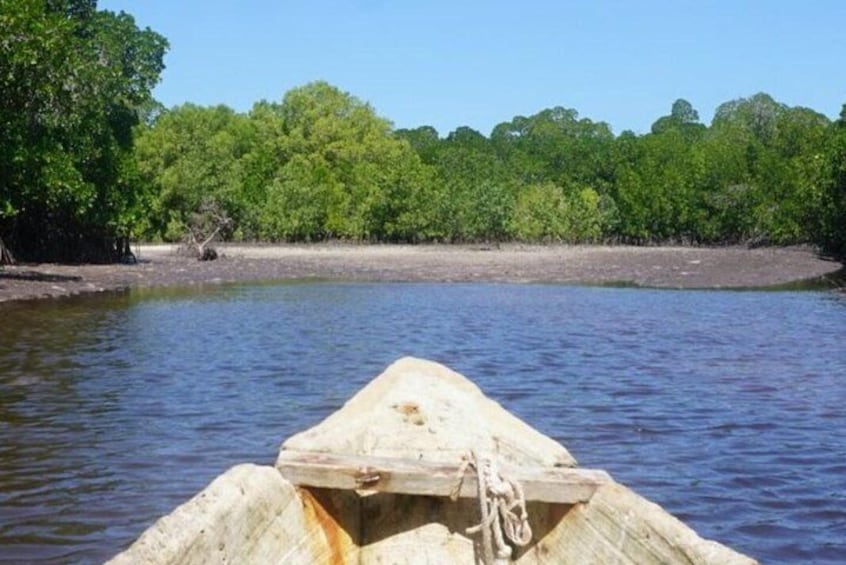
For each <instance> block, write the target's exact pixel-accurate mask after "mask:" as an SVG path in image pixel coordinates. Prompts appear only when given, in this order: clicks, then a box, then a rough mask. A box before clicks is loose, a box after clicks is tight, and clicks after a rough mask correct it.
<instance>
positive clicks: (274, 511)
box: [111, 358, 755, 565]
mask: <svg viewBox="0 0 846 565" xmlns="http://www.w3.org/2000/svg"><path fill="white" fill-rule="evenodd" d="M470 452H473V453H485V454H489V456H490V457H491V459H493V460H495V461H496V462H497V464H498V465H499V467H500V469H502V472H503V474H507V475H508V476H509V477H512V478H513V479H514V480H516V481H517V482H518V483H519V484H520V485H522V487H523V489H522V490H523V492H524V494H525V498H526V501H527V502H526V509H527V512H528V522H529V524H530V525H531V531H532V536H531V540H530V541H529V542H528V543H527V544H526V545H525V546H522V547H517V546H515V547H513V552H512V554H511V557H510V558H509V561H513V562H515V563H526V564H529V563H574V564H590V563H597V564H608V563H631V564H650V563H688V564H706V563H708V564H711V563H713V564H720V565H726V564H752V563H755V561H754V560H752V559H750V558H748V557H746V556H744V555H741V554H739V553H737V552H735V551H733V550H732V549H730V548H728V547H725V546H724V545H721V544H719V543H717V542H714V541H709V540H705V539H702V538H701V537H699V536H698V535H697V534H696V533H695V532H694V531H693V530H691V529H690V528H689V527H687V526H686V525H685V524H683V523H682V522H680V521H679V520H677V519H676V518H674V517H673V516H671V515H670V514H669V513H667V512H666V511H664V510H663V509H662V508H661V507H659V506H658V505H656V504H654V503H651V502H649V501H648V500H646V499H644V498H642V497H641V496H639V495H637V494H636V493H635V492H633V491H631V490H630V489H628V488H626V487H625V486H623V485H621V484H619V483H617V482H615V481H614V480H613V479H612V478H611V477H610V476H608V474H607V473H605V472H603V471H600V470H590V469H581V468H579V467H578V466H577V465H576V461H575V459H574V458H573V457H572V456H571V455H570V453H569V452H568V451H567V450H566V449H565V448H564V447H563V446H561V445H560V444H559V443H557V442H555V441H554V440H552V439H551V438H549V437H547V436H544V435H542V434H541V433H539V432H538V431H536V430H534V429H533V428H531V427H530V426H528V425H527V424H526V423H525V422H523V421H521V420H519V419H518V418H516V417H515V416H513V415H512V414H510V413H509V412H507V411H506V410H504V409H503V408H502V407H501V406H500V405H499V404H497V403H496V402H494V401H493V400H491V399H489V398H487V397H485V396H484V394H483V393H482V392H481V391H480V390H479V388H478V387H476V385H474V384H473V383H472V382H470V381H469V380H467V379H466V378H464V377H463V376H461V375H459V374H457V373H455V372H453V371H451V370H450V369H448V368H446V367H444V366H442V365H439V364H437V363H433V362H430V361H424V360H421V359H414V358H404V359H400V360H399V361H397V362H396V363H394V364H393V365H391V366H390V367H388V369H387V370H386V371H385V372H384V373H382V374H381V375H380V376H378V377H376V378H375V379H374V380H373V381H371V382H370V383H369V384H368V385H367V386H366V387H364V388H363V389H362V390H361V391H359V392H358V393H357V394H356V395H355V396H353V397H352V398H351V399H350V400H349V401H348V402H347V403H346V404H345V405H344V406H343V407H342V408H341V409H340V410H338V411H337V412H335V413H333V414H332V415H330V416H329V417H328V418H326V420H324V421H323V422H321V423H320V424H318V425H317V426H315V427H313V428H311V429H309V430H306V431H304V432H302V433H300V434H297V435H295V436H293V437H291V438H289V439H288V440H287V441H285V443H284V444H283V445H282V449H281V450H280V453H279V458H278V459H277V462H276V465H275V466H274V467H270V466H258V465H251V464H245V465H238V466H236V467H233V468H232V469H230V470H229V471H227V472H226V473H224V474H223V475H221V476H220V477H218V478H217V479H215V480H214V481H213V482H212V483H211V484H210V485H209V486H208V487H207V488H206V489H204V490H203V491H202V492H200V493H199V494H198V495H196V496H195V497H194V498H193V499H191V500H190V501H188V502H186V503H185V504H183V505H182V506H180V507H178V508H177V509H175V510H174V511H173V512H172V513H171V514H169V515H168V516H164V517H163V518H161V519H159V520H158V521H157V522H156V523H155V524H154V525H153V526H151V527H150V528H149V529H148V530H147V531H146V532H144V533H143V534H142V535H141V537H140V538H138V540H137V541H135V543H133V544H132V545H131V546H130V547H129V548H128V549H127V550H126V551H124V552H122V553H120V554H119V555H117V556H116V557H115V558H114V559H113V560H112V561H111V563H114V564H123V563H155V564H166V563H167V564H170V563H197V564H200V563H203V564H205V563H292V564H300V563H302V564H312V563H327V564H328V563H332V564H335V563H361V564H370V563H374V564H375V563H420V564H424V563H432V564H436V563H437V564H440V563H480V562H482V559H483V556H484V552H483V548H482V544H481V542H480V539H479V536H478V534H468V533H467V530H468V528H471V527H472V526H474V525H475V524H476V523H478V522H479V519H480V517H479V514H480V507H479V500H478V493H477V484H476V474H475V473H473V471H472V469H468V468H463V469H462V466H461V462H462V460H463V458H466V457H467V454H468V453H470ZM465 467H466V466H465ZM450 495H453V496H450Z"/></svg>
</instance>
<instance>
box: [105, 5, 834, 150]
mask: <svg viewBox="0 0 846 565" xmlns="http://www.w3.org/2000/svg"><path fill="white" fill-rule="evenodd" d="M98 6H99V8H100V9H104V10H112V11H116V12H117V11H121V10H122V11H125V12H128V13H129V14H132V15H133V16H134V17H135V20H136V23H137V24H138V25H139V26H140V27H150V28H152V29H153V30H155V31H157V32H159V33H161V34H162V35H164V36H165V37H166V38H167V39H168V40H169V42H170V51H169V52H168V54H167V56H166V58H165V63H166V65H167V68H166V70H165V71H164V73H163V75H162V82H161V83H160V85H159V86H158V87H157V88H156V90H155V92H154V94H155V96H156V98H157V99H158V100H159V101H160V102H162V103H163V104H165V106H168V107H171V106H174V105H177V104H182V103H185V102H191V103H194V104H200V105H216V104H225V105H227V106H229V107H231V108H234V109H235V110H237V111H239V112H245V111H248V110H249V109H250V108H251V107H252V105H253V104H254V103H255V102H258V101H259V100H271V101H281V99H282V97H283V96H284V94H285V92H287V91H288V90H290V89H292V88H295V87H298V86H303V85H305V84H307V83H309V82H312V81H316V80H324V81H327V82H328V83H330V84H332V85H333V86H336V87H338V88H340V89H341V90H343V91H345V92H349V93H350V94H352V95H354V96H356V97H357V98H359V99H361V100H364V101H366V102H368V103H370V104H371V105H372V106H373V108H374V109H375V110H376V112H377V113H378V114H379V115H380V116H382V117H385V118H387V119H389V120H390V121H391V122H393V124H394V126H395V127H397V128H414V127H418V126H423V125H429V126H434V127H435V128H436V129H437V130H438V132H439V133H440V134H441V135H442V136H445V135H446V134H448V133H449V132H450V131H453V130H454V129H456V128H457V127H460V126H469V127H471V128H473V129H476V130H478V131H480V132H481V133H483V134H485V135H488V134H490V132H491V130H492V129H493V127H494V126H495V125H497V124H498V123H501V122H507V121H510V120H511V119H512V118H513V117H514V116H518V115H522V116H529V115H532V114H535V113H537V112H539V111H541V110H543V109H546V108H552V107H555V106H563V107H565V108H573V109H575V110H577V111H578V113H579V116H580V117H583V118H590V119H591V120H594V121H604V122H607V123H608V124H610V125H611V127H612V129H613V131H614V132H615V133H617V134H619V133H621V132H622V131H624V130H632V131H634V132H636V133H646V132H648V131H649V128H650V126H651V125H652V123H653V122H654V121H655V120H657V119H658V118H659V117H661V116H663V115H667V114H669V112H670V108H671V106H672V103H673V101H675V100H676V99H678V98H684V99H686V100H688V101H689V102H690V103H691V104H692V105H693V107H694V108H696V109H697V110H698V112H699V115H700V118H701V119H702V121H703V122H704V123H706V124H707V123H710V121H711V118H712V117H713V115H714V110H715V109H716V108H717V106H719V105H720V104H722V103H723V102H727V101H730V100H734V99H737V98H741V97H743V98H745V97H749V96H752V95H753V94H755V93H758V92H766V93H768V94H770V95H771V96H772V97H773V98H775V99H776V100H777V101H778V102H781V103H784V104H787V105H789V106H804V107H808V108H812V109H814V110H816V111H818V112H821V113H823V114H825V115H827V116H828V117H829V118H836V117H837V116H838V115H839V113H840V109H841V106H842V105H843V104H844V103H846V72H844V71H846V56H844V54H846V29H844V27H843V26H844V22H846V0H804V1H801V2H800V1H798V0H696V1H689V0H666V1H657V0H618V1H612V0H581V1H568V0H559V1H553V0H510V1H500V0H488V1H483V0H347V1H342V0H239V1H234V0H100V2H99V3H98Z"/></svg>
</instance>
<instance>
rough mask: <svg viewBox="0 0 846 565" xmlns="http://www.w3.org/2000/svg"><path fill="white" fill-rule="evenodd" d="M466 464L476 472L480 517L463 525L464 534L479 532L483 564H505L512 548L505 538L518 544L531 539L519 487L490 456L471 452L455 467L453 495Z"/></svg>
mask: <svg viewBox="0 0 846 565" xmlns="http://www.w3.org/2000/svg"><path fill="white" fill-rule="evenodd" d="M468 467H472V468H473V469H474V470H475V471H476V482H477V484H478V493H479V511H480V514H481V519H480V521H479V523H478V524H476V525H475V526H473V527H470V528H467V533H468V534H475V533H478V532H481V533H482V550H483V551H484V562H485V564H486V565H492V564H495V563H496V564H498V563H506V562H507V561H508V560H509V559H510V558H511V553H512V549H511V547H510V546H509V545H508V544H507V543H506V541H505V538H508V540H509V541H510V542H511V543H513V544H514V545H516V546H518V547H523V546H525V545H527V544H528V543H529V542H530V541H531V540H532V528H531V527H530V526H529V515H528V513H527V512H526V499H525V497H524V495H523V489H522V487H521V486H520V483H518V482H517V481H516V480H514V479H512V478H510V477H508V476H507V475H504V474H503V473H502V472H500V470H499V466H498V465H497V464H496V461H494V459H493V458H492V457H479V456H478V455H477V454H476V452H475V451H472V452H470V454H469V455H465V456H464V457H463V458H462V462H461V465H460V466H459V468H458V477H459V485H458V490H457V491H456V496H457V493H458V491H460V490H461V482H460V481H461V480H462V479H463V478H464V473H465V472H466V471H467V469H468ZM503 534H504V535H503Z"/></svg>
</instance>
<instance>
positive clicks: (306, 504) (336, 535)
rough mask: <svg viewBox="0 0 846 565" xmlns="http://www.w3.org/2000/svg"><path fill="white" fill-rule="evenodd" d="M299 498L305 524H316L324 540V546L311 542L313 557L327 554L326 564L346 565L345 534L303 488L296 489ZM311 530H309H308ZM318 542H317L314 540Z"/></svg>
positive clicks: (318, 502)
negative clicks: (301, 503)
mask: <svg viewBox="0 0 846 565" xmlns="http://www.w3.org/2000/svg"><path fill="white" fill-rule="evenodd" d="M297 491H298V492H299V494H300V498H301V499H302V502H303V514H304V516H305V520H306V523H307V524H309V525H311V524H313V523H315V522H316V523H317V525H318V527H319V528H320V530H321V531H322V532H323V536H324V538H325V542H326V543H325V546H324V545H323V544H316V543H314V542H312V548H313V549H314V550H315V551H314V555H315V556H317V555H324V554H326V553H328V560H327V561H326V563H328V564H331V565H344V564H345V563H346V559H345V555H346V554H347V550H346V548H345V546H347V545H348V543H345V542H347V541H348V540H347V539H346V535H345V532H343V531H342V528H341V527H340V526H339V525H338V522H337V521H336V520H335V519H334V518H333V517H332V515H331V514H329V512H327V511H326V508H324V507H323V504H322V503H321V502H320V501H319V500H318V499H317V498H316V497H315V496H314V495H313V494H312V493H311V491H309V490H308V489H305V488H298V489H297ZM309 529H311V528H309ZM314 541H319V540H314Z"/></svg>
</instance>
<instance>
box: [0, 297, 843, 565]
mask: <svg viewBox="0 0 846 565" xmlns="http://www.w3.org/2000/svg"><path fill="white" fill-rule="evenodd" d="M844 335H846V297H844V296H842V295H836V294H829V293H815V292H805V293H798V292H774V293H761V292H752V293H750V292H682V291H651V290H632V289H608V288H602V289H600V288H592V289H589V288H576V287H558V286H511V285H470V284H467V285H429V284H393V285H392V284H328V283H327V284H292V285H283V286H253V287H246V286H231V287H225V286H221V287H213V288H211V289H205V290H201V291H199V292H198V291H197V290H193V291H185V290H179V291H156V292H150V291H147V292H145V293H143V294H141V293H137V292H136V293H130V294H118V295H110V296H106V297H103V296H100V297H91V298H75V299H68V300H56V301H45V302H37V303H21V304H4V305H0V510H2V511H0V562H8V563H19V562H33V561H42V562H67V561H97V560H102V559H105V558H107V557H109V556H110V555H111V554H113V553H115V552H117V551H118V550H120V549H122V548H123V547H125V546H126V545H127V544H128V543H130V542H131V540H133V539H134V538H135V537H137V535H138V534H139V533H140V532H141V531H142V530H143V529H144V528H145V527H147V526H148V525H149V524H150V523H152V521H153V520H154V519H155V518H156V517H158V516H159V515H162V514H164V513H167V512H169V511H170V510H171V509H172V508H173V507H174V506H176V505H177V504H179V503H181V502H183V501H185V500H186V499H187V498H189V497H190V496H191V495H192V494H193V493H195V492H196V491H198V490H199V489H201V488H202V487H203V486H204V485H205V484H207V483H208V482H209V481H210V480H211V479H212V478H213V477H214V476H216V475H217V474H219V473H221V472H222V471H224V470H225V469H226V468H228V467H229V466H231V465H233V464H236V463H240V462H243V461H253V462H257V463H264V464H268V463H271V462H272V461H273V459H274V457H275V454H276V450H277V449H278V445H279V443H280V442H281V441H282V440H283V439H284V438H285V437H287V436H289V435H291V434H292V433H294V432H295V431H298V430H301V429H303V428H305V427H308V426H310V425H312V424H314V423H315V422H317V421H318V420H319V419H321V418H323V417H324V416H326V415H327V414H328V413H330V412H331V411H333V410H335V409H336V408H338V407H339V406H340V404H341V403H342V402H343V401H344V400H345V399H346V398H347V397H348V396H349V395H350V394H352V393H353V392H354V391H355V390H357V389H358V388H359V387H360V386H362V385H363V384H364V383H365V382H366V381H367V380H369V378H370V377H372V376H373V375H375V374H377V373H378V372H379V371H381V369H383V368H384V366H386V365H387V364H388V363H390V362H391V361H393V360H394V359H396V358H398V357H400V356H402V355H407V354H412V355H417V356H421V357H428V358H432V359H435V360H438V361H441V362H444V363H446V364H448V365H450V366H452V367H453V368H455V369H457V370H459V371H461V372H463V373H465V374H467V375H468V376H470V377H471V378H473V379H474V380H476V381H477V382H478V383H479V385H480V386H481V387H482V388H483V389H484V390H485V391H486V392H487V393H489V394H490V395H491V396H493V397H495V398H497V399H498V400H499V401H500V402H502V403H503V404H504V405H505V406H506V407H507V408H509V409H511V410H512V411H514V412H516V413H517V414H518V415H520V416H521V417H522V418H524V419H526V420H528V421H529V422H530V423H531V424H532V425H534V426H536V427H538V428H539V429H540V430H541V431H543V432H545V433H547V434H549V435H552V436H553V437H556V438H557V439H559V440H560V441H562V442H563V443H564V444H565V445H567V446H568V447H569V448H570V450H571V451H572V452H573V454H574V455H575V456H576V457H577V458H578V459H579V460H580V462H581V464H583V465H585V466H592V467H603V468H606V469H608V470H609V471H610V472H611V473H612V474H613V475H614V476H615V477H616V478H617V479H618V480H621V481H622V482H625V483H627V484H629V485H630V486H632V487H634V488H635V489H636V490H638V491H639V492H641V493H642V494H644V495H646V496H647V497H649V498H651V499H653V500H655V501H656V502H659V503H661V504H662V505H664V506H665V507H667V508H668V509H669V510H670V511H672V512H673V513H675V514H676V515H678V516H679V517H681V518H682V519H684V520H685V521H687V522H688V523H690V524H691V525H692V526H693V527H694V528H696V529H697V530H698V531H699V532H700V533H701V534H703V535H705V536H707V537H712V538H716V539H718V540H720V541H723V542H726V543H728V544H730V545H732V546H734V547H736V548H737V549H739V550H741V551H744V552H748V553H750V554H752V555H753V556H755V557H757V558H759V559H761V560H762V561H764V562H782V563H791V562H792V563H811V562H817V563H835V562H839V561H840V560H841V559H842V556H843V555H844V552H846V541H844V540H846V436H844V434H843V430H844V429H846V411H844V410H843V409H842V406H843V405H844V402H846V344H845V343H846V342H844V339H843V336H844Z"/></svg>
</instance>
